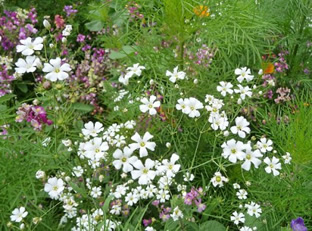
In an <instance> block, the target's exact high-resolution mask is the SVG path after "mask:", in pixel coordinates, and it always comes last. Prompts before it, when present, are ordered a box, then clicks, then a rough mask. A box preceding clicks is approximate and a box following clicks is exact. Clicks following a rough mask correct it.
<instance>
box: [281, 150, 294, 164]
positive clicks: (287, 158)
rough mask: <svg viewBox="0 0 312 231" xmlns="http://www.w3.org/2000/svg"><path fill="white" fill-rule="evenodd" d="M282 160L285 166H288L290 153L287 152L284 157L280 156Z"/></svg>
mask: <svg viewBox="0 0 312 231" xmlns="http://www.w3.org/2000/svg"><path fill="white" fill-rule="evenodd" d="M282 157H283V159H284V163H285V164H290V161H291V159H292V158H291V156H290V153H289V152H286V155H284V156H282Z"/></svg>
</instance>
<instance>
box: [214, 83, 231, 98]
mask: <svg viewBox="0 0 312 231" xmlns="http://www.w3.org/2000/svg"><path fill="white" fill-rule="evenodd" d="M219 84H220V86H217V91H218V92H221V95H222V96H226V94H227V93H229V94H230V95H232V94H233V90H232V87H233V85H232V84H231V83H228V82H224V81H221V82H220V83H219Z"/></svg>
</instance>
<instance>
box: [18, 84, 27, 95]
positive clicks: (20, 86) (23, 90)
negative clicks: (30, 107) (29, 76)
mask: <svg viewBox="0 0 312 231" xmlns="http://www.w3.org/2000/svg"><path fill="white" fill-rule="evenodd" d="M16 86H17V88H18V89H20V90H21V92H23V93H27V92H28V87H27V85H26V84H24V83H18V84H16Z"/></svg>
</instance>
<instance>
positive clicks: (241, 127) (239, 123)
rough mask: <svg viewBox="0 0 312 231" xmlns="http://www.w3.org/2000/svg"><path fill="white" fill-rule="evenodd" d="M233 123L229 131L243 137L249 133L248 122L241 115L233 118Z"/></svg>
mask: <svg viewBox="0 0 312 231" xmlns="http://www.w3.org/2000/svg"><path fill="white" fill-rule="evenodd" d="M235 123H236V125H235V126H233V127H231V132H232V133H233V134H238V136H239V137H241V138H245V137H246V133H247V134H249V133H250V128H249V127H248V126H249V122H248V121H247V120H246V119H245V118H244V117H243V116H239V117H236V118H235Z"/></svg>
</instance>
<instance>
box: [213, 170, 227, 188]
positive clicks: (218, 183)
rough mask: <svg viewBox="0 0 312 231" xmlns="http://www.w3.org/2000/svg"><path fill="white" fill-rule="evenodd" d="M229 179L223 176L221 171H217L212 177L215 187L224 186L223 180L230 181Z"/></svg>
mask: <svg viewBox="0 0 312 231" xmlns="http://www.w3.org/2000/svg"><path fill="white" fill-rule="evenodd" d="M228 181H229V179H228V178H226V177H224V176H222V174H221V172H215V174H214V176H213V177H212V178H211V180H210V182H211V183H212V184H213V186H214V187H217V186H218V187H223V182H228Z"/></svg>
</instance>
